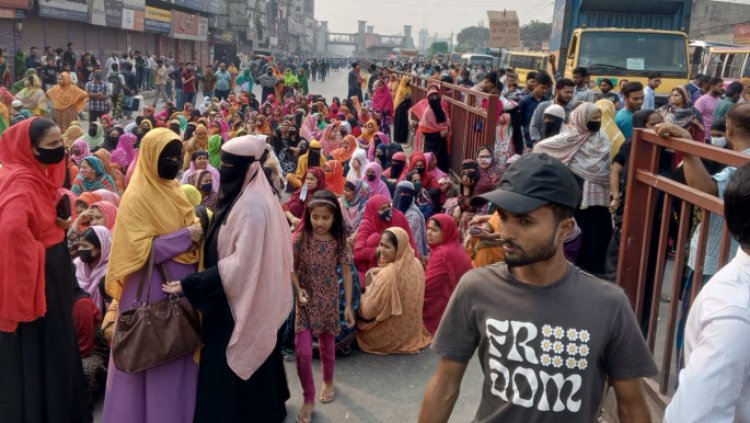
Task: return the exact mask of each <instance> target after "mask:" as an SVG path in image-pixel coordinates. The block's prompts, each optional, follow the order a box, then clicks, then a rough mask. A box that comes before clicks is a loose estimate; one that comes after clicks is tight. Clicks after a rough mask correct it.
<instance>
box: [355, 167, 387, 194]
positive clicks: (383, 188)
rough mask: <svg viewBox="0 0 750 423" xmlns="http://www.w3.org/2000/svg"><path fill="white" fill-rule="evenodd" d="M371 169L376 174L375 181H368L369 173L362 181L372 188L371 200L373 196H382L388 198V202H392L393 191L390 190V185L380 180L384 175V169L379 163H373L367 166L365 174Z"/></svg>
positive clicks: (363, 176)
mask: <svg viewBox="0 0 750 423" xmlns="http://www.w3.org/2000/svg"><path fill="white" fill-rule="evenodd" d="M370 169H372V170H373V171H374V172H375V180H374V181H368V180H367V173H365V174H364V175H362V179H363V180H364V181H365V183H366V184H367V186H368V187H369V188H370V198H372V196H373V195H382V196H383V197H386V198H388V201H390V200H391V191H390V190H388V185H386V183H385V182H383V180H382V179H380V176H381V175H382V174H383V168H382V167H380V165H379V164H378V163H377V162H371V163H370V164H368V165H367V168H366V169H365V172H366V171H367V170H370Z"/></svg>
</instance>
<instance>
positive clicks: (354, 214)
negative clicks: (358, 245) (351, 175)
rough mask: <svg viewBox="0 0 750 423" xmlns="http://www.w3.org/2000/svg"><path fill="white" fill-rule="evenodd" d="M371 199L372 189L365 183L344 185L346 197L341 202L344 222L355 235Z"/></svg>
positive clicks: (359, 181) (361, 181)
mask: <svg viewBox="0 0 750 423" xmlns="http://www.w3.org/2000/svg"><path fill="white" fill-rule="evenodd" d="M369 198H370V187H368V186H367V184H366V183H365V181H363V180H361V179H360V180H358V181H355V182H352V181H346V183H344V196H343V197H342V198H341V199H340V200H339V201H341V204H342V206H343V210H344V220H345V221H346V223H347V225H348V226H349V231H350V232H351V233H352V234H353V233H355V232H356V231H357V228H359V223H360V222H361V221H362V216H364V214H365V213H364V212H365V206H366V205H367V200H368V199H369Z"/></svg>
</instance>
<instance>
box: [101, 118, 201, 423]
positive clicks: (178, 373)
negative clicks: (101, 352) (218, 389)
mask: <svg viewBox="0 0 750 423" xmlns="http://www.w3.org/2000/svg"><path fill="white" fill-rule="evenodd" d="M181 158H182V141H180V139H179V138H178V136H177V135H176V134H175V133H174V132H172V131H171V130H169V129H166V128H157V129H154V130H152V131H149V132H148V134H146V136H144V137H143V140H142V141H141V146H140V150H139V154H138V162H137V164H136V168H135V171H134V173H133V177H132V179H131V181H130V184H129V185H128V189H127V190H126V191H125V194H124V195H123V197H122V202H121V203H120V208H119V210H118V213H117V219H116V223H115V231H114V235H113V238H112V250H111V254H110V257H109V266H108V267H107V277H106V285H105V288H106V291H107V293H108V294H109V295H110V296H112V297H113V298H114V299H116V300H118V302H119V304H120V310H119V311H118V315H120V314H121V312H122V311H125V310H129V309H132V308H133V307H134V305H133V304H134V301H135V300H136V293H137V289H138V285H139V281H140V279H141V277H142V276H143V272H146V271H149V272H150V273H151V280H150V281H145V282H146V284H148V288H147V289H148V292H144V293H143V297H144V299H145V298H146V296H147V295H148V297H147V298H148V299H149V301H150V302H151V303H156V302H158V301H162V300H164V299H166V298H167V296H166V294H165V293H164V292H163V291H162V284H164V283H165V282H167V281H165V280H164V278H163V276H162V272H161V270H160V269H159V268H156V265H157V264H158V265H159V266H161V267H162V268H163V269H164V274H166V275H167V276H168V277H169V278H170V279H173V280H174V279H182V278H183V277H185V276H187V275H189V274H192V273H195V272H196V271H197V270H198V264H199V262H200V252H201V251H202V246H201V245H200V244H199V241H200V239H201V237H202V235H203V230H202V229H201V225H200V223H199V220H198V218H197V217H196V215H195V212H194V210H193V206H192V204H190V202H189V201H188V199H187V197H186V196H185V193H184V192H183V191H182V189H181V188H180V184H179V182H177V180H175V177H176V176H177V172H178V171H179V170H180V163H181V162H180V160H181ZM152 250H153V254H154V267H155V268H153V269H145V268H144V266H146V265H147V263H148V257H149V254H150V252H151V251H152ZM142 347H143V348H144V349H146V348H148V345H143V346H142ZM108 373H109V374H108V379H107V391H106V396H105V400H104V417H103V419H104V421H157V420H159V419H160V417H159V416H165V415H169V416H172V418H174V421H192V420H193V410H194V408H195V395H196V391H197V385H198V365H197V364H196V363H195V361H194V360H193V355H191V354H188V355H183V356H180V357H178V358H175V359H172V360H170V361H168V362H166V363H163V364H161V365H159V366H156V367H154V368H151V369H148V370H144V371H142V372H138V373H134V374H128V373H125V372H122V371H120V370H118V369H117V367H116V366H115V365H114V364H113V363H112V362H111V361H110V366H109V371H108ZM165 407H166V409H165Z"/></svg>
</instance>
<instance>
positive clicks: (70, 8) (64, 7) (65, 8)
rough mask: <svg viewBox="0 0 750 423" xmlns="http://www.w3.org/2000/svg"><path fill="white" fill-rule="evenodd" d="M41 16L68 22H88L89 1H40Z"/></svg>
mask: <svg viewBox="0 0 750 423" xmlns="http://www.w3.org/2000/svg"><path fill="white" fill-rule="evenodd" d="M38 4H39V16H41V17H43V18H54V19H64V20H67V21H76V22H88V21H89V3H88V0H39V2H38Z"/></svg>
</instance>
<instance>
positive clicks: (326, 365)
mask: <svg viewBox="0 0 750 423" xmlns="http://www.w3.org/2000/svg"><path fill="white" fill-rule="evenodd" d="M318 344H319V345H320V361H321V362H322V363H323V381H324V382H325V383H331V382H333V366H334V363H335V361H336V335H334V334H332V333H321V334H320V336H319V337H318ZM294 352H295V353H296V355H297V374H298V375H299V380H300V383H302V393H303V396H304V397H305V402H306V403H314V402H315V380H314V379H313V372H312V331H311V330H310V329H306V330H303V331H301V332H297V336H296V337H295V338H294Z"/></svg>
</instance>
